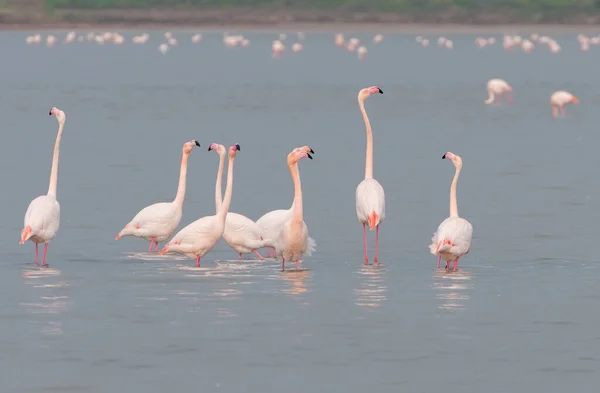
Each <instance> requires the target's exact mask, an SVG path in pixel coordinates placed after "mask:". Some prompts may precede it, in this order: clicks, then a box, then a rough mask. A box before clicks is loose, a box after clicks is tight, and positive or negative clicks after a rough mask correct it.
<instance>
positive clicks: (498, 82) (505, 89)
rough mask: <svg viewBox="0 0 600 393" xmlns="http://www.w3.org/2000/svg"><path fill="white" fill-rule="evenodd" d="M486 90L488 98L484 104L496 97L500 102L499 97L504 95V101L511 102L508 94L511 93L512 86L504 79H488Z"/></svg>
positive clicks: (489, 102) (493, 100) (491, 101)
mask: <svg viewBox="0 0 600 393" xmlns="http://www.w3.org/2000/svg"><path fill="white" fill-rule="evenodd" d="M487 91H488V98H487V100H485V101H484V102H485V103H486V104H492V103H494V102H495V101H496V98H498V102H500V98H501V97H502V96H504V98H505V99H506V101H508V102H510V103H511V104H512V103H513V100H512V98H511V96H510V93H512V87H511V86H510V85H509V84H508V82H506V81H505V80H504V79H490V80H489V81H488V83H487Z"/></svg>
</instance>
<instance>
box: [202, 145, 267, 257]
mask: <svg viewBox="0 0 600 393" xmlns="http://www.w3.org/2000/svg"><path fill="white" fill-rule="evenodd" d="M236 147H237V145H236ZM211 150H214V151H216V152H217V154H218V155H219V170H218V172H217V182H216V185H215V207H216V212H217V213H218V212H219V211H220V210H221V208H222V206H223V202H222V200H221V178H222V175H223V166H224V165H223V164H224V163H225V156H226V155H227V150H225V146H223V145H219V144H217V143H213V144H211V145H210V146H209V148H208V151H211ZM223 239H224V240H225V242H226V243H227V244H229V247H231V248H232V249H233V251H235V252H236V253H237V254H238V256H239V258H240V260H242V254H249V253H252V252H253V253H255V254H256V255H257V256H258V258H259V259H260V260H263V259H264V258H263V257H262V255H260V254H259V253H258V251H256V250H257V249H259V248H262V247H264V241H263V233H262V229H261V228H260V226H258V225H256V223H255V222H254V221H252V220H251V219H249V218H248V217H246V216H244V215H242V214H238V213H233V212H228V213H227V218H226V219H225V230H224V231H223Z"/></svg>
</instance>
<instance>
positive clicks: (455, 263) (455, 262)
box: [452, 258, 458, 271]
mask: <svg viewBox="0 0 600 393" xmlns="http://www.w3.org/2000/svg"><path fill="white" fill-rule="evenodd" d="M457 267H458V258H456V259H455V260H454V266H453V267H452V270H454V271H456V268H457Z"/></svg>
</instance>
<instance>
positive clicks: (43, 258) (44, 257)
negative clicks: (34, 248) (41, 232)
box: [42, 243, 48, 267]
mask: <svg viewBox="0 0 600 393" xmlns="http://www.w3.org/2000/svg"><path fill="white" fill-rule="evenodd" d="M47 252H48V243H45V244H44V255H43V256H42V266H45V267H48V264H47V263H46V253H47Z"/></svg>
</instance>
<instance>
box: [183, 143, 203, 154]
mask: <svg viewBox="0 0 600 393" xmlns="http://www.w3.org/2000/svg"><path fill="white" fill-rule="evenodd" d="M194 146H198V147H200V144H199V143H198V141H197V140H195V139H192V140H191V141H189V142H185V143H184V144H183V152H184V153H185V154H190V152H191V151H192V149H193V148H194Z"/></svg>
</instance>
